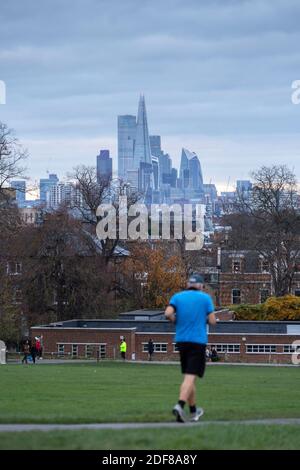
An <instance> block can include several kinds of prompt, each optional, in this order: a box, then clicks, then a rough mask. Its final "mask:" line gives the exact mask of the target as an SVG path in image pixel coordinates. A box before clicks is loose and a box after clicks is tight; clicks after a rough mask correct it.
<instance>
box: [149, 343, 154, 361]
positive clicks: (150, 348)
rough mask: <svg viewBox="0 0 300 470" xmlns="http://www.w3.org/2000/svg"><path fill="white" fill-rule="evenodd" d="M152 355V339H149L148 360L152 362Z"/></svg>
mask: <svg viewBox="0 0 300 470" xmlns="http://www.w3.org/2000/svg"><path fill="white" fill-rule="evenodd" d="M153 353H154V343H153V341H152V339H151V338H150V339H149V341H148V360H149V361H151V360H152V354H153Z"/></svg>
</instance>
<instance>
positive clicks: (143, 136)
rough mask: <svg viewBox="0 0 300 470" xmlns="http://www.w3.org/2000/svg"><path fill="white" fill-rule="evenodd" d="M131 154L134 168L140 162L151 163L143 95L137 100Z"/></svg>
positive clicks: (137, 166)
mask: <svg viewBox="0 0 300 470" xmlns="http://www.w3.org/2000/svg"><path fill="white" fill-rule="evenodd" d="M133 155H134V168H139V166H140V163H141V162H144V163H149V164H150V165H151V164H152V162H151V149H150V139H149V131H148V121H147V112H146V103H145V97H144V96H143V95H141V96H140V101H139V109H138V117H137V123H136V138H135V146H134V154H133Z"/></svg>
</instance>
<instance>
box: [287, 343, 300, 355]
mask: <svg viewBox="0 0 300 470" xmlns="http://www.w3.org/2000/svg"><path fill="white" fill-rule="evenodd" d="M283 352H284V353H286V354H293V353H295V352H298V353H300V344H284V345H283Z"/></svg>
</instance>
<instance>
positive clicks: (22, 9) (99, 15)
mask: <svg viewBox="0 0 300 470" xmlns="http://www.w3.org/2000/svg"><path fill="white" fill-rule="evenodd" d="M14 3H15V2H11V3H6V4H5V5H3V7H2V10H1V15H2V23H1V31H0V44H1V45H0V60H1V68H0V80H2V81H3V82H5V85H6V104H5V105H1V106H0V120H1V121H3V122H5V123H7V125H8V126H9V127H12V128H14V129H15V131H16V134H17V136H18V137H19V139H20V141H21V142H22V143H23V144H24V146H25V147H27V148H28V150H29V153H30V158H29V160H28V174H29V175H32V177H33V179H39V178H43V177H44V176H45V175H46V172H47V171H48V172H49V173H58V174H59V175H60V177H61V178H62V177H63V175H65V174H66V173H67V172H68V171H70V170H71V169H72V167H73V166H76V165H78V164H82V163H83V164H87V165H92V164H94V155H96V152H98V151H99V149H100V148H104V149H106V148H107V149H109V150H110V153H111V156H112V157H113V160H114V167H115V170H116V169H117V165H116V159H117V138H116V119H117V118H116V117H117V116H118V115H122V114H124V113H129V114H132V115H133V114H136V99H137V97H138V96H139V93H140V91H141V92H143V93H144V94H145V96H146V97H147V108H148V109H147V111H148V119H149V131H150V134H151V135H161V136H162V148H163V149H164V151H165V152H167V153H168V154H169V155H170V156H171V158H172V161H173V164H174V166H175V167H176V168H179V165H180V156H181V149H182V147H184V148H188V149H190V151H193V152H195V153H196V154H197V155H199V158H200V159H201V164H202V167H203V172H204V175H205V179H206V181H210V180H212V181H213V182H214V183H215V184H216V185H217V187H218V189H219V190H221V189H222V190H224V189H226V187H227V186H228V188H229V189H230V188H231V187H232V185H233V182H234V181H235V180H237V179H248V178H249V173H250V171H251V170H255V169H256V168H258V167H259V166H261V164H266V165H271V164H287V165H288V166H290V167H291V168H292V169H293V170H294V171H295V173H296V174H297V176H298V178H299V166H298V167H297V161H299V156H300V150H299V149H300V135H299V119H300V106H297V105H295V104H293V103H292V101H291V94H292V89H291V85H292V82H293V81H294V80H296V79H299V66H298V64H299V60H300V52H299V50H298V49H297V48H296V47H295V44H297V43H298V42H299V39H300V37H299V36H300V33H299V27H298V18H299V14H300V5H299V4H297V2H296V1H294V0H287V1H283V0H276V1H275V2H271V3H270V2H268V1H264V0H263V1H256V0H254V1H253V2H244V1H230V2H226V4H225V2H221V1H216V2H212V3H211V4H209V5H203V4H202V5H200V4H199V2H197V1H192V0H188V1H186V2H182V1H179V0H174V1H173V0H172V2H170V1H165V2H163V4H161V2H160V3H158V2H156V1H154V2H151V4H141V3H140V2H138V1H137V0H126V1H124V2H122V6H120V4H119V2H118V3H117V2H104V1H102V2H96V1H95V0H88V1H87V2H81V1H79V2H77V3H76V7H74V5H73V2H71V1H70V0H66V2H64V3H63V4H61V2H58V1H57V0H54V1H51V2H50V1H49V0H45V2H43V7H41V6H39V5H37V4H36V2H34V1H33V0H28V1H27V2H26V6H25V5H23V4H22V2H18V8H17V9H16V8H14V7H15V5H14ZM104 4H105V8H103V6H104ZM171 4H172V8H171ZM158 5H159V8H157V6H158ZM174 5H176V8H175V7H174ZM145 17H146V18H147V22H146V23H145V22H144V21H142V20H143V18H145ZM141 25H143V26H141ZM54 30H55V34H53V31H54ZM78 31H80V34H79V35H78ZM229 178H230V180H229ZM228 180H229V184H228Z"/></svg>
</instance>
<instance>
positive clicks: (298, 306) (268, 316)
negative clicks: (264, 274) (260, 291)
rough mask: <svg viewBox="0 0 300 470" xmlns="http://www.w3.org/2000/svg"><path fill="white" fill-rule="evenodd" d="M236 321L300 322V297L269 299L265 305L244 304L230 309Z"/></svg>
mask: <svg viewBox="0 0 300 470" xmlns="http://www.w3.org/2000/svg"><path fill="white" fill-rule="evenodd" d="M230 310H232V311H233V312H234V314H235V320H256V321H265V320H266V321H268V320H269V321H276V320H277V321H289V320H294V321H295V320H300V297H296V296H295V295H285V296H284V297H269V298H268V299H267V300H266V302H265V303H263V304H255V305H251V304H242V305H232V306H231V307H230Z"/></svg>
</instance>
